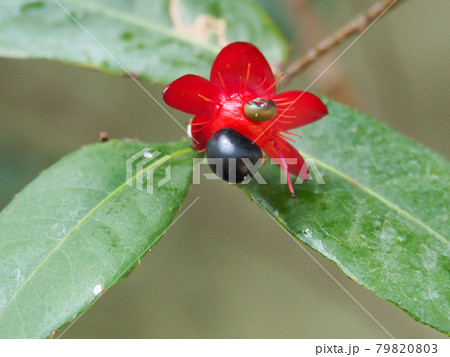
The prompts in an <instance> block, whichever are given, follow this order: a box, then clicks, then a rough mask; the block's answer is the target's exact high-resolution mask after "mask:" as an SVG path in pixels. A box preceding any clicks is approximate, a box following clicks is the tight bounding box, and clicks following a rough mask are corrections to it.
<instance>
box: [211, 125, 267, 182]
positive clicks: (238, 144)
mask: <svg viewBox="0 0 450 357" xmlns="http://www.w3.org/2000/svg"><path fill="white" fill-rule="evenodd" d="M261 158H262V151H261V149H260V148H259V146H258V145H256V144H255V143H254V142H253V141H252V140H251V139H249V138H248V137H246V136H244V135H242V134H241V133H239V132H238V131H236V130H234V129H230V128H225V129H221V130H218V131H217V132H216V133H215V134H214V135H213V136H211V138H210V139H209V140H208V143H207V144H206V159H207V160H208V164H209V167H210V168H211V170H212V171H213V172H214V173H215V174H216V175H217V176H219V177H220V178H221V179H223V180H225V181H228V182H231V183H240V182H242V181H244V179H245V177H246V176H247V175H251V174H252V172H255V171H256V170H257V169H258V167H259V166H260V165H261V161H262V160H261ZM243 159H247V160H243ZM244 161H247V162H244ZM248 161H250V163H251V165H248V166H250V167H248V166H247V164H248Z"/></svg>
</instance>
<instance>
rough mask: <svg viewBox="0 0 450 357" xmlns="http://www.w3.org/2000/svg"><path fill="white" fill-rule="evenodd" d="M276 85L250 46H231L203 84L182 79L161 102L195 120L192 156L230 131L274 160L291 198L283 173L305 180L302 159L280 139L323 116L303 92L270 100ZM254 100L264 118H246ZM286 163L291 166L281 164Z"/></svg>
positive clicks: (315, 100) (316, 103) (323, 109)
mask: <svg viewBox="0 0 450 357" xmlns="http://www.w3.org/2000/svg"><path fill="white" fill-rule="evenodd" d="M277 82H278V79H277V80H275V78H274V76H273V73H272V70H271V69H270V66H269V64H268V63H267V60H266V59H265V58H264V56H263V54H262V53H261V52H260V51H259V50H258V49H257V48H256V47H255V46H253V45H252V44H249V43H245V42H235V43H232V44H230V45H228V46H226V47H225V48H223V49H222V51H221V52H220V53H219V54H218V55H217V57H216V59H215V61H214V63H213V66H212V68H211V76H210V80H209V81H208V80H207V79H205V78H202V77H199V76H196V75H192V74H188V75H185V76H183V77H181V78H179V79H177V80H176V81H174V82H172V83H171V84H170V85H168V86H167V87H166V88H165V89H164V91H163V94H164V96H163V98H164V101H165V102H166V103H167V104H168V105H170V106H171V107H174V108H176V109H179V110H181V111H183V112H186V113H189V114H193V115H195V117H194V118H193V119H192V121H191V122H190V129H191V133H192V138H193V145H194V146H195V147H196V148H197V149H198V150H204V149H205V146H206V144H207V142H208V140H209V138H210V137H211V136H212V135H213V134H214V133H216V132H217V131H218V130H220V129H224V128H231V129H234V130H236V131H238V132H239V133H241V134H242V135H244V136H246V137H248V138H250V139H251V140H252V141H253V142H254V143H256V144H257V145H258V146H259V147H260V148H261V149H262V150H263V151H264V152H265V153H266V154H267V155H268V156H269V157H270V158H272V159H273V158H277V159H279V165H280V166H281V168H282V169H283V170H284V171H285V172H286V175H287V177H288V181H289V186H290V189H291V192H293V189H292V184H291V182H290V179H289V174H288V172H289V173H291V174H293V175H295V176H299V175H300V176H301V177H302V178H303V179H305V180H307V179H309V174H308V172H307V170H305V169H303V170H302V167H303V165H304V160H303V158H302V156H301V155H300V154H299V153H298V151H297V150H296V149H295V148H294V147H293V146H291V145H290V144H289V143H288V142H287V141H286V140H291V141H293V140H292V139H291V138H289V137H287V136H285V135H286V134H288V135H294V136H298V135H296V134H293V133H290V132H289V131H288V130H290V129H293V128H297V127H300V126H303V125H306V124H309V123H312V122H313V121H315V120H318V119H320V118H322V117H323V116H325V115H326V114H327V113H328V111H327V108H326V107H325V105H324V104H323V103H322V101H321V100H320V99H319V98H317V97H316V96H315V95H313V94H311V93H308V92H301V91H287V92H283V93H279V94H275V85H276V83H277ZM257 98H262V99H264V100H262V101H260V100H259V99H258V101H259V102H261V103H262V104H264V105H266V107H267V108H268V109H267V110H266V112H269V114H267V113H266V114H267V115H265V116H264V115H262V118H261V116H260V117H258V115H257V114H256V115H252V112H251V106H253V107H254V106H255V105H256V106H257V105H258V101H256V102H257V103H255V102H252V101H254V100H255V99H257ZM249 102H250V103H249ZM261 103H259V104H261ZM249 109H250V110H249ZM258 110H259V109H258V108H257V111H256V113H259V112H258ZM246 113H247V115H248V116H247V115H246ZM249 113H250V114H249ZM270 113H271V114H270ZM263 114H264V113H263ZM261 119H262V120H263V121H259V120H261ZM287 158H288V159H295V160H288V163H286V160H285V159H287ZM292 161H294V162H295V163H291V162H292ZM305 167H306V166H305Z"/></svg>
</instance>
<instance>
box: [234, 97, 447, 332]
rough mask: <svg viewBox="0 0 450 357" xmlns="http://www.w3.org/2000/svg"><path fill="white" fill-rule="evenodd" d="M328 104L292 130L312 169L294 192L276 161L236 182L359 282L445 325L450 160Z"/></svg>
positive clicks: (416, 315)
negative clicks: (324, 112) (258, 177)
mask: <svg viewBox="0 0 450 357" xmlns="http://www.w3.org/2000/svg"><path fill="white" fill-rule="evenodd" d="M326 104H327V106H328V108H329V111H330V115H329V116H328V117H326V118H324V119H322V120H319V121H318V122H316V123H314V124H311V125H309V126H307V127H304V128H300V129H297V130H294V131H295V132H296V133H298V134H301V135H302V138H301V139H300V140H298V141H297V144H296V147H297V148H298V149H299V151H300V152H302V153H303V155H304V156H305V157H310V159H309V160H308V162H309V164H310V165H309V166H310V171H311V173H312V176H313V180H312V181H310V182H305V183H303V184H299V185H296V187H295V190H296V194H297V196H298V198H297V199H292V198H290V197H289V191H288V188H287V186H286V185H280V174H281V175H283V173H282V172H280V170H279V168H278V167H276V166H275V165H267V166H266V167H264V168H262V169H260V171H261V174H262V176H263V178H264V179H265V181H266V182H267V184H258V183H256V182H255V180H252V182H251V183H250V184H249V185H243V186H242V187H243V188H244V190H245V191H246V192H247V193H248V194H249V195H250V196H251V197H253V198H254V199H255V200H256V201H257V202H258V203H259V204H260V205H261V206H262V207H263V208H264V209H265V210H266V211H267V212H268V213H269V214H271V215H272V216H273V217H274V218H275V219H276V220H277V221H278V222H279V223H280V224H281V225H282V226H283V227H285V228H286V229H287V230H288V231H289V232H290V233H291V234H292V235H293V236H294V237H296V238H297V239H299V240H300V241H302V242H304V243H306V244H307V245H309V246H310V247H312V248H313V249H314V250H316V251H318V252H319V253H321V254H322V255H324V256H325V257H327V258H328V259H330V260H331V261H333V262H335V263H336V264H337V265H338V266H339V267H340V268H341V269H342V270H343V271H344V272H345V273H346V274H347V275H348V276H349V277H351V278H352V279H353V280H355V281H356V282H357V283H359V284H361V285H363V286H365V287H367V289H369V290H371V291H373V292H374V293H375V294H377V295H379V296H380V297H382V298H383V299H386V300H388V301H391V302H393V303H394V304H396V305H398V306H399V307H401V308H402V309H403V310H405V311H406V312H407V313H408V314H410V315H411V316H412V317H414V318H415V319H417V320H419V321H421V322H423V323H425V324H428V325H430V326H432V327H434V328H436V329H438V330H440V331H442V332H445V333H449V331H450V319H449V318H450V305H449V300H450V295H449V291H450V272H449V270H450V259H449V258H450V249H449V247H450V244H449V233H450V232H449V224H448V208H449V202H450V182H449V177H450V167H449V164H448V162H447V161H446V160H445V159H443V158H442V157H440V156H439V155H438V154H436V153H434V152H432V151H431V150H429V149H427V148H425V147H423V146H421V145H419V144H417V143H415V142H413V141H412V140H410V139H407V138H405V137H403V136H402V135H400V134H398V133H396V132H394V131H393V130H390V129H389V128H387V127H385V126H383V125H382V124H380V123H378V122H376V121H375V120H373V119H371V118H369V117H368V116H366V115H364V114H362V113H360V112H358V111H357V110H354V109H351V108H348V107H346V106H344V105H342V104H338V103H336V102H333V101H330V100H326ZM311 160H312V161H311ZM316 168H317V170H316ZM317 172H319V173H320V175H321V176H322V177H323V180H324V182H325V184H319V183H318V175H316V173H317ZM319 179H320V178H319Z"/></svg>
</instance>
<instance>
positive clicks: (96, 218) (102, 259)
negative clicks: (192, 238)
mask: <svg viewBox="0 0 450 357" xmlns="http://www.w3.org/2000/svg"><path fill="white" fill-rule="evenodd" d="M142 150H144V151H142ZM194 155H195V154H194V153H193V150H192V149H191V148H190V147H189V142H188V141H181V142H178V143H171V144H165V145H153V144H145V143H140V142H133V141H112V142H109V143H102V144H94V145H90V146H87V147H84V148H82V149H80V150H78V151H76V152H74V153H72V154H70V155H68V156H66V157H64V158H63V159H61V160H60V161H59V162H57V163H56V164H54V165H53V166H51V167H50V168H49V169H47V170H45V171H44V172H42V174H41V175H40V176H39V177H38V178H37V179H35V180H34V181H33V182H32V183H30V184H29V185H28V186H27V187H26V188H25V189H24V190H22V192H20V193H19V194H18V195H17V196H16V197H15V198H14V200H13V201H12V202H11V203H10V204H9V205H8V206H7V207H6V208H5V209H4V210H3V211H2V212H1V214H0V261H1V266H0V282H1V284H0V337H2V338H8V337H9V338H38V337H39V338H40V337H48V336H49V335H50V334H51V333H52V331H53V330H55V329H58V328H60V327H61V326H63V325H65V324H66V323H68V322H70V321H71V320H72V319H74V318H75V317H76V316H77V315H79V314H80V313H81V312H83V311H84V310H86V309H87V308H88V307H89V306H90V304H92V303H93V302H94V301H95V300H96V299H97V298H98V297H99V296H100V294H101V293H102V291H103V290H105V289H107V288H109V287H110V286H111V285H112V284H114V283H116V282H117V281H120V280H121V279H123V278H124V277H125V276H126V275H128V274H129V273H130V272H131V271H132V270H133V269H134V267H135V266H136V265H137V264H138V262H139V260H140V259H141V258H142V257H143V256H144V255H145V254H146V253H147V252H148V251H149V250H151V249H152V248H153V246H155V244H156V243H157V242H158V241H159V239H160V238H161V237H162V235H163V234H164V232H165V231H166V230H167V228H168V227H169V225H170V224H171V222H172V220H173V219H174V217H175V215H176V214H177V212H178V211H179V208H180V206H181V204H182V202H183V200H184V198H185V196H186V194H187V191H188V189H189V186H190V184H191V181H192V158H193V156H194ZM127 160H128V161H127ZM127 163H128V164H127ZM127 167H128V175H127Z"/></svg>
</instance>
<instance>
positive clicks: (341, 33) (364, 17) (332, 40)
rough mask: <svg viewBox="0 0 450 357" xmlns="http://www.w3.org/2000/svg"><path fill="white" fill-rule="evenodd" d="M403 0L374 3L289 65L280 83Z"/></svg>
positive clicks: (284, 83) (285, 81)
mask: <svg viewBox="0 0 450 357" xmlns="http://www.w3.org/2000/svg"><path fill="white" fill-rule="evenodd" d="M402 1H404V0H380V1H378V2H376V3H375V4H373V5H372V6H371V7H370V9H369V10H367V11H366V12H365V13H363V14H360V15H358V16H356V17H355V18H354V19H353V20H351V21H350V22H349V23H347V24H346V25H345V26H344V27H342V28H340V29H339V30H338V31H336V32H335V33H334V34H332V35H331V36H330V37H327V38H325V39H324V40H322V41H320V42H319V43H318V45H317V46H316V47H314V48H311V49H310V50H309V51H308V52H307V53H306V55H304V56H303V57H301V58H300V59H298V60H296V61H295V62H293V63H292V64H291V65H289V66H288V67H287V68H286V70H285V71H284V76H283V78H282V79H281V80H280V84H282V85H286V84H287V83H288V82H289V81H290V80H291V79H292V78H293V77H294V76H295V75H296V74H297V73H299V72H301V71H303V70H304V69H306V68H307V67H309V66H310V65H311V64H312V63H314V62H315V61H316V60H317V59H318V58H320V57H322V56H323V55H324V54H326V53H327V52H329V51H330V50H331V49H333V48H334V47H336V46H337V45H339V44H340V43H342V42H343V41H344V40H346V39H347V38H348V37H350V36H352V35H356V34H361V33H363V32H364V31H365V30H367V29H368V28H369V26H371V25H372V24H373V23H374V22H375V21H376V20H377V19H379V18H380V17H381V16H382V15H383V14H385V13H386V12H387V11H389V10H392V9H393V8H394V7H395V6H397V5H398V4H400V3H401V2H402Z"/></svg>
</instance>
